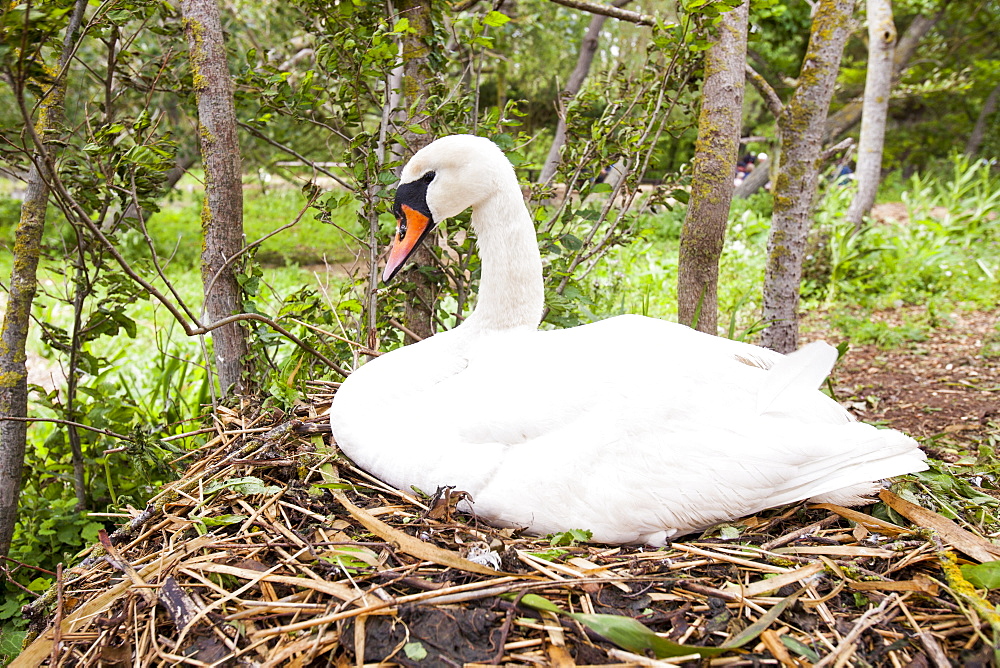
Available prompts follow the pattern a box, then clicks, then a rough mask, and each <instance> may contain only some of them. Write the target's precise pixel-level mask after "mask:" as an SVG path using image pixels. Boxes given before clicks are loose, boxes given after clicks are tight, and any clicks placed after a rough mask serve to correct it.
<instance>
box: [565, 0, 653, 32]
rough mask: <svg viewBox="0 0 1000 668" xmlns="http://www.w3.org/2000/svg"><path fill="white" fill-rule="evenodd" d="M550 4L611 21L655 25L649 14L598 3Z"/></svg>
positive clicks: (569, 1)
mask: <svg viewBox="0 0 1000 668" xmlns="http://www.w3.org/2000/svg"><path fill="white" fill-rule="evenodd" d="M552 2H554V3H556V4H557V5H562V6H563V7H569V8H570V9H579V10H581V11H584V12H590V13H591V14H601V15H602V16H610V17H611V18H613V19H619V20H621V21H628V22H630V23H636V24H638V25H641V26H652V25H656V19H655V18H654V17H652V16H650V15H649V14H640V13H639V12H633V11H629V10H627V9H618V8H617V7H613V6H611V5H605V4H602V3H600V2H588V1H587V0H552Z"/></svg>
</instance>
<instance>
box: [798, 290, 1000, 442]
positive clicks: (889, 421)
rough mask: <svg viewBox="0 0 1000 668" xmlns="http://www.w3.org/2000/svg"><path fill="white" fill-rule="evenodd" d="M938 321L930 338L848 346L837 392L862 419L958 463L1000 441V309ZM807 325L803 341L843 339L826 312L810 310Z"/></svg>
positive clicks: (896, 317) (898, 319) (887, 314)
mask: <svg viewBox="0 0 1000 668" xmlns="http://www.w3.org/2000/svg"><path fill="white" fill-rule="evenodd" d="M924 316H925V314H923V313H921V312H920V310H919V309H899V310H893V311H884V312H879V313H875V314H872V315H871V319H872V320H876V321H881V322H884V323H886V324H888V325H890V326H894V327H899V326H900V325H902V324H903V323H904V322H913V321H914V319H919V318H921V317H924ZM935 325H936V326H935V327H934V328H933V329H932V330H931V331H930V332H929V335H928V336H927V338H926V340H923V341H912V342H909V343H905V344H903V345H901V346H896V347H894V348H892V349H882V348H880V347H878V346H877V345H875V344H866V345H851V347H850V349H849V351H848V353H847V354H846V355H845V356H844V357H843V358H842V359H841V360H840V362H839V364H838V365H837V367H836V368H835V370H834V373H833V376H832V384H833V390H834V393H835V396H836V397H837V399H838V400H839V401H840V402H841V403H842V404H843V405H844V406H846V407H847V408H848V409H849V410H850V411H851V412H852V413H854V415H855V416H856V417H857V418H858V419H859V420H864V421H865V422H871V423H876V424H885V425H886V426H889V427H893V428H895V429H899V430H901V431H904V432H906V433H908V434H910V435H911V436H913V437H914V438H917V439H919V440H920V441H921V442H922V444H923V445H924V449H925V450H927V452H928V454H930V455H931V456H932V457H935V458H937V459H942V460H944V461H949V462H958V461H959V460H960V459H961V457H962V456H963V455H965V454H975V452H976V449H977V447H978V446H979V445H980V444H984V443H985V444H988V445H991V446H995V445H996V444H997V442H998V441H1000V310H994V311H955V312H953V313H949V314H947V315H946V316H943V317H939V318H938V322H936V323H935ZM803 329H804V331H805V332H806V334H805V336H804V338H806V339H821V338H822V339H825V340H827V341H829V342H830V343H833V344H836V343H838V342H839V341H841V340H843V339H844V338H845V337H844V335H843V334H842V333H841V332H839V331H838V330H835V329H833V328H832V327H831V326H830V325H829V324H828V319H827V318H826V317H825V316H824V314H814V315H811V316H810V317H809V318H807V319H806V321H805V323H804V328H803Z"/></svg>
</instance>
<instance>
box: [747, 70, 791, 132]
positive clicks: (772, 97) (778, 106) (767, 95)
mask: <svg viewBox="0 0 1000 668" xmlns="http://www.w3.org/2000/svg"><path fill="white" fill-rule="evenodd" d="M744 67H745V71H746V75H747V80H748V81H749V82H750V84H751V85H752V86H753V87H754V88H756V89H757V92H758V93H760V96H761V97H762V98H764V103H765V104H767V108H768V110H769V111H770V112H771V115H772V116H774V118H775V119H777V118H779V117H780V116H781V114H782V113H784V111H785V105H783V104H782V103H781V98H779V97H778V94H777V93H776V92H775V91H774V88H772V87H771V84H769V83H767V79H765V78H764V77H763V76H761V75H760V73H759V72H757V70H755V69H754V68H753V67H752V66H751V65H750V63H747V64H746V65H745V66H744Z"/></svg>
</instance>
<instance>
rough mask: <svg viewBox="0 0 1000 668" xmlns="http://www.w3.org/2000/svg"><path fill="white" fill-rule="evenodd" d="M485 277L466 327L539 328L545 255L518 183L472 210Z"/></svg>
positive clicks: (543, 298)
mask: <svg viewBox="0 0 1000 668" xmlns="http://www.w3.org/2000/svg"><path fill="white" fill-rule="evenodd" d="M472 227H473V229H474V230H475V232H476V238H477V243H478V245H479V257H480V259H481V261H482V277H481V279H480V283H479V299H478V301H477V302H476V308H475V310H474V311H473V312H472V314H471V315H470V316H469V317H468V318H467V319H466V321H465V326H468V327H477V328H480V329H487V330H504V329H513V328H516V327H530V328H532V329H535V328H537V327H538V325H539V323H540V322H541V318H542V308H543V306H544V302H545V296H544V289H543V284H542V258H541V255H540V254H539V252H538V240H537V237H536V236H535V227H534V225H533V224H532V222H531V214H529V213H528V208H527V207H526V206H525V205H524V199H523V198H522V196H521V189H520V188H519V187H517V186H516V184H515V185H513V186H512V187H511V186H508V187H506V188H501V189H499V190H498V191H497V192H496V193H495V194H494V195H493V196H492V197H490V198H489V199H487V200H486V201H485V202H482V203H481V204H480V205H478V206H477V207H476V208H474V209H473V210H472Z"/></svg>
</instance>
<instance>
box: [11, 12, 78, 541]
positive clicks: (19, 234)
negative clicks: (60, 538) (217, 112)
mask: <svg viewBox="0 0 1000 668" xmlns="http://www.w3.org/2000/svg"><path fill="white" fill-rule="evenodd" d="M86 7H87V2H86V0H77V2H76V5H75V6H74V9H73V14H72V15H71V17H70V20H69V24H68V26H67V28H66V37H65V39H64V41H63V50H62V55H61V57H60V59H59V67H58V70H56V71H53V72H51V74H52V75H53V76H54V77H55V80H54V81H52V82H51V83H50V84H49V85H48V86H47V87H46V88H45V89H44V90H45V93H44V94H43V96H42V99H41V101H40V104H39V113H38V119H37V121H36V122H35V132H36V134H37V136H38V138H39V139H40V140H41V141H42V142H43V145H42V146H41V147H38V149H39V150H38V151H37V152H36V153H35V155H34V157H33V160H32V166H31V169H30V170H29V172H28V178H27V184H28V185H27V191H26V193H25V197H24V203H23V204H22V205H21V219H20V221H19V222H18V225H17V229H16V230H15V231H14V266H13V268H12V269H11V274H10V282H9V283H8V286H9V288H8V289H9V292H8V294H7V310H6V311H5V312H4V315H3V325H2V327H0V557H5V556H7V553H8V552H9V551H10V543H11V539H12V538H13V536H14V525H15V524H16V523H17V502H18V497H19V496H20V493H21V476H22V472H23V469H24V451H25V445H26V443H27V438H28V423H27V422H21V421H14V420H4V419H2V418H8V417H12V418H24V417H27V415H28V369H27V366H26V365H25V362H26V361H27V354H26V352H25V344H26V342H27V340H28V326H29V322H30V318H31V305H32V302H34V300H35V292H36V290H37V286H38V281H37V272H38V259H39V257H40V255H41V246H42V232H43V230H44V229H45V209H46V206H47V204H48V201H49V187H48V173H49V171H50V170H51V169H52V168H53V164H52V158H51V154H49V153H48V152H47V150H46V149H47V148H48V147H49V145H50V144H49V142H51V141H53V140H57V139H58V131H59V128H60V126H61V125H62V119H63V101H64V99H65V97H66V76H65V72H64V69H65V67H66V64H67V63H68V62H69V57H70V55H71V54H72V49H73V43H74V41H75V40H76V33H77V31H78V30H79V27H80V22H81V19H82V18H83V12H84V10H85V9H86ZM25 120H27V119H25Z"/></svg>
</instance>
